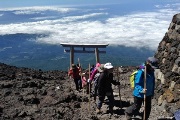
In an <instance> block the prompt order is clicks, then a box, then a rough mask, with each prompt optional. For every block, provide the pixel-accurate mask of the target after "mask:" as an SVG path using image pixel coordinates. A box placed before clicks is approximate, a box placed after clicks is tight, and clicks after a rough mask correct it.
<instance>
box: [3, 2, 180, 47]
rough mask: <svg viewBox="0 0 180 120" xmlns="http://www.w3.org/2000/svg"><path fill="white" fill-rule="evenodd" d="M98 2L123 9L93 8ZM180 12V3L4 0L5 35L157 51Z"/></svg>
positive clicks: (42, 41) (46, 40) (49, 42)
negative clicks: (25, 35)
mask: <svg viewBox="0 0 180 120" xmlns="http://www.w3.org/2000/svg"><path fill="white" fill-rule="evenodd" d="M96 4H98V5H99V4H101V5H102V4H103V5H109V6H110V5H111V4H118V5H119V6H118V7H117V6H116V7H117V8H112V7H111V8H109V6H100V7H96V8H95V7H94V8H93V7H90V6H93V5H96ZM84 5H86V7H84V8H80V7H78V6H84ZM124 5H127V6H124ZM62 6H64V7H62ZM128 7H129V8H128ZM125 11H126V12H125ZM127 11H128V12H127ZM7 12H10V13H11V14H10V13H7ZM49 12H50V13H49ZM179 12H180V2H179V1H178V0H113V2H112V0H61V1H60V0H16V1H13V2H12V0H0V28H1V30H0V35H7V34H16V33H25V34H46V35H47V36H43V37H39V38H37V39H36V42H39V43H47V44H60V43H68V42H71V43H77V42H78V43H99V44H101V43H106V44H110V45H124V46H128V47H147V48H149V49H151V50H156V49H157V46H158V44H159V42H160V41H161V40H162V38H163V36H164V35H165V33H166V32H167V30H168V27H169V25H170V22H171V20H172V17H173V15H174V14H177V13H179ZM47 13H49V14H47ZM6 17H7V18H6ZM15 17H16V18H19V19H17V21H16V19H15ZM27 18H28V20H27ZM6 19H8V20H6ZM21 19H22V21H20V20H21ZM6 21H10V22H9V23H8V22H7V23H3V22H6ZM6 47H8V46H6Z"/></svg>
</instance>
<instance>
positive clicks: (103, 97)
mask: <svg viewBox="0 0 180 120" xmlns="http://www.w3.org/2000/svg"><path fill="white" fill-rule="evenodd" d="M105 96H107V98H108V100H109V109H113V107H114V95H113V93H111V94H110V95H103V96H99V100H98V102H97V108H98V109H101V107H102V103H103V102H104V99H105Z"/></svg>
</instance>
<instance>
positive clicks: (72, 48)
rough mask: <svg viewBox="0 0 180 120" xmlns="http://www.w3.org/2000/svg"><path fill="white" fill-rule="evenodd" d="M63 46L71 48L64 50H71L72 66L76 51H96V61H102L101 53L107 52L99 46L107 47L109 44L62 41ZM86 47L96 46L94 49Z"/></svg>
mask: <svg viewBox="0 0 180 120" xmlns="http://www.w3.org/2000/svg"><path fill="white" fill-rule="evenodd" d="M61 45H62V46H63V47H69V48H70V49H69V50H66V49H65V50H64V52H70V67H71V65H72V64H73V63H74V53H95V57H96V63H98V62H100V59H99V53H106V51H99V49H98V48H106V47H107V46H108V44H72V43H61ZM75 48H82V50H75ZM85 48H94V50H93V51H92V50H91V51H90V50H86V49H85Z"/></svg>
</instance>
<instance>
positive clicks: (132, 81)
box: [129, 70, 138, 89]
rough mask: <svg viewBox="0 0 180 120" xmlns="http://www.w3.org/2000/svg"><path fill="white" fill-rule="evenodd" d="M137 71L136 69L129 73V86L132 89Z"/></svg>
mask: <svg viewBox="0 0 180 120" xmlns="http://www.w3.org/2000/svg"><path fill="white" fill-rule="evenodd" d="M137 72H138V70H136V71H134V72H133V73H131V75H130V78H129V80H130V86H131V88H132V89H134V81H135V78H136V74H137Z"/></svg>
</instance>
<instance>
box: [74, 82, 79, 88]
mask: <svg viewBox="0 0 180 120" xmlns="http://www.w3.org/2000/svg"><path fill="white" fill-rule="evenodd" d="M74 83H75V86H76V90H77V91H78V90H79V86H78V79H74Z"/></svg>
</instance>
